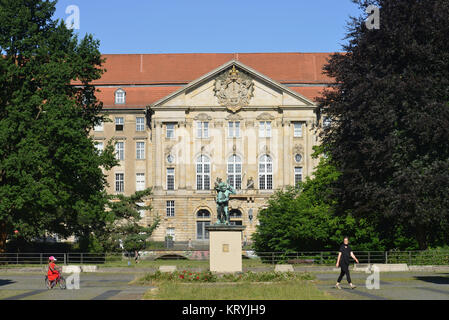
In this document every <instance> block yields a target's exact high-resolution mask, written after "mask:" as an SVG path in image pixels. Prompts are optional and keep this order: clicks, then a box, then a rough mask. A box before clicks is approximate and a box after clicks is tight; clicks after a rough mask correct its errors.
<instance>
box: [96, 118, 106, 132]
mask: <svg viewBox="0 0 449 320" xmlns="http://www.w3.org/2000/svg"><path fill="white" fill-rule="evenodd" d="M103 130H104V123H103V121H100V122H99V123H98V124H97V125H96V126H95V127H94V131H99V132H101V131H103Z"/></svg>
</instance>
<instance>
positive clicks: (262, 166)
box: [259, 154, 273, 190]
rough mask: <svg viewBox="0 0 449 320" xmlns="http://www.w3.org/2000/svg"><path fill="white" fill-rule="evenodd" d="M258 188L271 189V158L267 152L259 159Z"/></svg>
mask: <svg viewBox="0 0 449 320" xmlns="http://www.w3.org/2000/svg"><path fill="white" fill-rule="evenodd" d="M259 189H261V190H270V189H273V160H272V159H271V157H270V156H269V155H267V154H264V155H263V156H261V157H260V159H259Z"/></svg>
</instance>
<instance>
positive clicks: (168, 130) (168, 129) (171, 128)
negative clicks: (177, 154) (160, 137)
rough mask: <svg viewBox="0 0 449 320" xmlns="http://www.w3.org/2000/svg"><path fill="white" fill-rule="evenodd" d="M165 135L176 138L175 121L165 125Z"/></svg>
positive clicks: (168, 137)
mask: <svg viewBox="0 0 449 320" xmlns="http://www.w3.org/2000/svg"><path fill="white" fill-rule="evenodd" d="M165 134H166V135H165V136H166V137H167V139H174V138H175V124H174V123H167V124H166V125H165Z"/></svg>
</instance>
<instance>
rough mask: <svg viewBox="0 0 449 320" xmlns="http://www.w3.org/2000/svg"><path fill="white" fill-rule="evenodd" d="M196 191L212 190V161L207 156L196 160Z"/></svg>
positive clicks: (201, 156)
mask: <svg viewBox="0 0 449 320" xmlns="http://www.w3.org/2000/svg"><path fill="white" fill-rule="evenodd" d="M196 189H197V190H210V160H209V157H207V156H205V155H200V156H199V157H198V158H197V159H196Z"/></svg>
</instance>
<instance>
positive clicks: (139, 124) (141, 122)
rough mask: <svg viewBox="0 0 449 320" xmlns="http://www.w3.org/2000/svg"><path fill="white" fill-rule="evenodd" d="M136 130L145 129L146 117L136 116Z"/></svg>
mask: <svg viewBox="0 0 449 320" xmlns="http://www.w3.org/2000/svg"><path fill="white" fill-rule="evenodd" d="M136 131H145V118H144V117H137V118H136Z"/></svg>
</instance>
